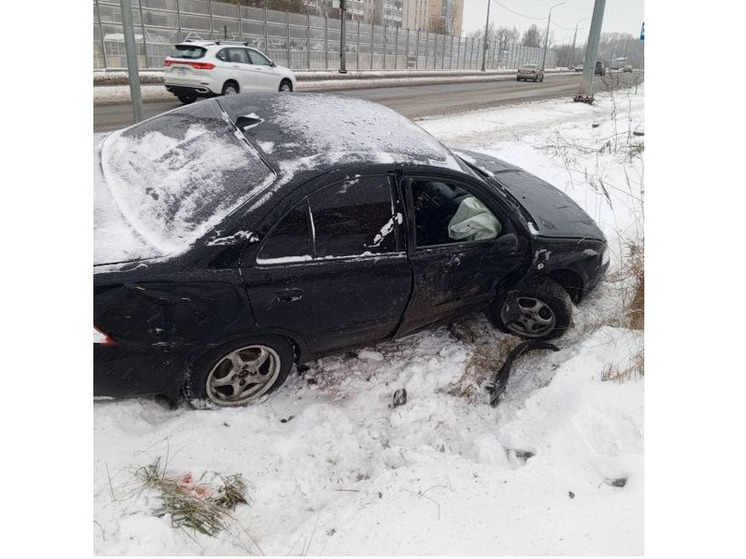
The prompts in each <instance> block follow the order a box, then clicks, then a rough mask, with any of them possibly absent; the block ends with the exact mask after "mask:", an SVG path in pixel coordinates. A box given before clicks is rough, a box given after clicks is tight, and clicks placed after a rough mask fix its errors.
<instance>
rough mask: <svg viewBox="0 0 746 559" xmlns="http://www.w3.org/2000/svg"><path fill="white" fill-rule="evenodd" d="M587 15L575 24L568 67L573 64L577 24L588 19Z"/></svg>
mask: <svg viewBox="0 0 746 559" xmlns="http://www.w3.org/2000/svg"><path fill="white" fill-rule="evenodd" d="M589 19H591V18H589V17H584V18H583V19H581V20H580V21H578V23H576V24H575V35H573V36H572V53H571V54H570V68H572V67H573V66H575V40H576V39H577V38H578V25H580V24H581V23H582V22H584V21H588V20H589Z"/></svg>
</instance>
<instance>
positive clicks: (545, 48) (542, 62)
mask: <svg viewBox="0 0 746 559" xmlns="http://www.w3.org/2000/svg"><path fill="white" fill-rule="evenodd" d="M562 4H564V2H560V3H559V4H555V5H554V6H552V7H551V8H549V18H548V19H547V33H546V36H545V37H544V54H543V56H542V57H541V71H542V72H543V71H544V65H545V64H546V62H547V43H549V24H550V23H552V10H553V9H554V8H556V7H557V6H561V5H562Z"/></svg>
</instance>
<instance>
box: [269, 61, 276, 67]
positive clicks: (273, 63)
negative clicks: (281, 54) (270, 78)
mask: <svg viewBox="0 0 746 559" xmlns="http://www.w3.org/2000/svg"><path fill="white" fill-rule="evenodd" d="M269 65H270V66H271V67H272V68H274V67H275V66H277V64H275V61H274V60H270V61H269Z"/></svg>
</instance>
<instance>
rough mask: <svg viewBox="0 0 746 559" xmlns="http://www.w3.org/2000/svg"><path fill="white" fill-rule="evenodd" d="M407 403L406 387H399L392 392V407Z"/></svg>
mask: <svg viewBox="0 0 746 559" xmlns="http://www.w3.org/2000/svg"><path fill="white" fill-rule="evenodd" d="M406 403H407V389H406V388H399V389H398V390H396V391H395V392H394V407H395V408H397V407H399V406H403V405H404V404H406Z"/></svg>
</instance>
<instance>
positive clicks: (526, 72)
mask: <svg viewBox="0 0 746 559" xmlns="http://www.w3.org/2000/svg"><path fill="white" fill-rule="evenodd" d="M515 79H516V81H521V80H523V81H528V80H531V81H535V82H543V81H544V71H543V70H540V69H539V67H538V65H536V64H522V65H521V67H520V68H518V74H516V77H515Z"/></svg>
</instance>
